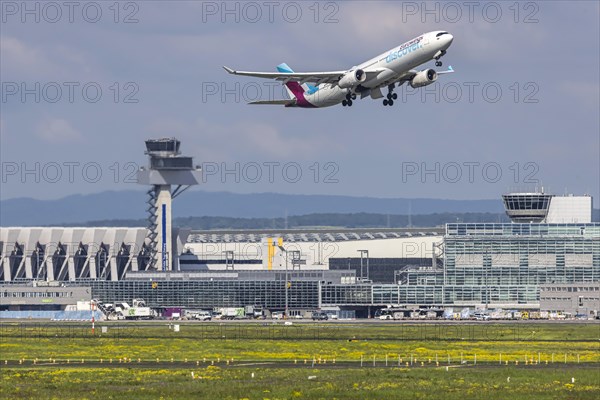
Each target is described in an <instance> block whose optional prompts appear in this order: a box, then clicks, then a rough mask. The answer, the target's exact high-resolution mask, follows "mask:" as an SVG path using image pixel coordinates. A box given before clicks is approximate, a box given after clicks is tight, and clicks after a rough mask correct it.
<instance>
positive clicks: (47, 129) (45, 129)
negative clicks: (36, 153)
mask: <svg viewBox="0 0 600 400" xmlns="http://www.w3.org/2000/svg"><path fill="white" fill-rule="evenodd" d="M36 135H37V136H38V137H39V138H40V139H42V140H44V141H46V142H49V143H64V142H71V141H79V140H80V139H81V138H82V135H81V133H80V132H79V131H78V130H76V129H75V128H73V126H71V124H70V123H69V121H67V120H66V119H62V118H47V119H45V120H43V121H42V122H40V123H39V124H38V126H37V129H36Z"/></svg>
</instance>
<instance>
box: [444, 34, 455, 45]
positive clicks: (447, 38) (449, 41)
mask: <svg viewBox="0 0 600 400" xmlns="http://www.w3.org/2000/svg"><path fill="white" fill-rule="evenodd" d="M444 37H445V38H446V40H447V41H448V46H450V45H451V44H452V41H453V40H454V36H452V35H451V34H447V35H444Z"/></svg>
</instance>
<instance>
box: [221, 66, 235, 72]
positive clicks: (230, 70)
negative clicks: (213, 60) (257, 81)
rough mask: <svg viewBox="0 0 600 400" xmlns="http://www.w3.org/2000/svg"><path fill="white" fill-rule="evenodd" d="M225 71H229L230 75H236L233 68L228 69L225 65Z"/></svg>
mask: <svg viewBox="0 0 600 400" xmlns="http://www.w3.org/2000/svg"><path fill="white" fill-rule="evenodd" d="M223 69H224V70H225V71H227V72H228V73H230V74H235V70H233V69H231V68H229V67H226V66H224V65H223Z"/></svg>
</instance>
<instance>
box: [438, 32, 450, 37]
mask: <svg viewBox="0 0 600 400" xmlns="http://www.w3.org/2000/svg"><path fill="white" fill-rule="evenodd" d="M442 35H448V32H440V33H438V34H437V35H435V37H440V36H442Z"/></svg>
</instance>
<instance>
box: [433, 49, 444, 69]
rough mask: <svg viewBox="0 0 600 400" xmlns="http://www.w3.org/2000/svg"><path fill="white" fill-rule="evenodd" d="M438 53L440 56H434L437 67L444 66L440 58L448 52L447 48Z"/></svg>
mask: <svg viewBox="0 0 600 400" xmlns="http://www.w3.org/2000/svg"><path fill="white" fill-rule="evenodd" d="M438 54H439V56H437V57H434V60H435V66H436V67H441V66H442V62H441V61H440V58H442V57H443V56H444V55H445V54H446V50H442V51H441V52H438Z"/></svg>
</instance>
